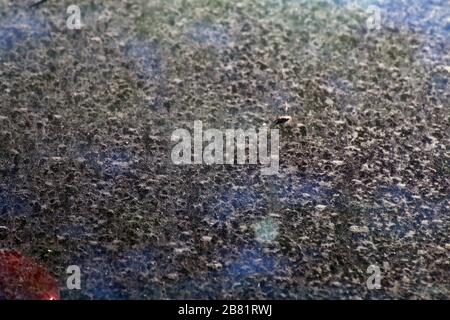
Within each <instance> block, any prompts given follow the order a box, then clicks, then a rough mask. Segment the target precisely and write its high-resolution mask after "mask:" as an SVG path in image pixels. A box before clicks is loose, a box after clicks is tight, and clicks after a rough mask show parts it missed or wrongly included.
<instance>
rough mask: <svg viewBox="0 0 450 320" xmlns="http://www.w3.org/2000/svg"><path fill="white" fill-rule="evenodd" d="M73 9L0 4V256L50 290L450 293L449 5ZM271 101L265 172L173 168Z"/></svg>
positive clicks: (168, 4)
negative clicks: (76, 18)
mask: <svg viewBox="0 0 450 320" xmlns="http://www.w3.org/2000/svg"><path fill="white" fill-rule="evenodd" d="M70 4H72V3H70V1H58V2H56V1H48V2H47V3H46V4H45V5H42V6H41V7H39V8H37V9H33V10H30V9H27V8H26V6H25V5H22V6H21V5H19V4H17V3H14V2H13V1H5V0H0V64H1V68H0V92H1V95H2V99H1V100H0V248H7V249H14V250H17V251H20V252H24V253H26V254H27V255H29V256H32V257H34V258H35V259H37V260H38V261H39V262H40V263H41V264H43V265H46V266H47V267H48V269H49V270H50V271H51V272H52V273H53V274H54V275H55V276H56V277H57V278H58V279H60V285H61V290H62V292H61V295H62V298H71V299H79V298H98V299H107V298H118V299H128V298H138V299H145V298H173V299H175V298H293V299H295V298H449V297H450V278H449V275H450V273H449V271H450V265H449V255H450V253H449V252H450V232H449V230H450V192H449V191H450V190H449V187H450V186H449V181H450V169H449V168H450V155H449V151H448V150H449V146H450V143H449V132H450V123H449V122H450V105H449V101H450V90H449V89H450V88H449V81H448V79H449V72H450V56H449V54H448V52H450V50H449V49H450V48H449V46H450V41H449V20H448V12H449V10H450V8H449V5H448V2H447V1H418V0H416V1H380V2H379V3H378V2H377V1H357V2H350V1H308V0H296V1H294V0H288V1H269V0H267V1H261V0H245V1H239V3H233V2H231V1H224V0H215V1H212V0H186V1H182V0H167V1H166V0H165V1H156V0H155V1H137V0H136V1H123V2H122V1H79V5H80V8H81V11H82V13H83V16H82V17H83V21H82V23H83V28H82V30H80V31H76V30H68V29H67V28H66V25H65V19H66V16H65V12H66V11H65V10H66V8H67V6H68V5H70ZM371 5H372V6H373V5H377V6H378V7H379V8H380V9H381V17H382V19H381V29H380V30H369V29H368V28H367V23H366V21H367V18H368V11H367V8H369V7H370V6H371ZM286 106H288V108H287V111H286ZM286 112H287V113H288V115H289V116H291V117H292V119H293V122H294V125H293V126H292V127H290V128H283V129H282V130H281V150H280V174H279V175H277V176H262V175H261V173H260V167H259V166H257V165H239V166H238V165H237V166H227V165H213V166H201V165H192V166H175V165H173V164H172V162H171V159H170V153H171V149H172V146H173V142H171V140H170V136H171V133H172V131H173V130H175V129H177V128H188V129H190V130H192V128H193V121H194V120H202V121H203V125H204V127H205V128H217V129H228V128H243V129H246V128H250V127H258V126H262V125H263V124H268V123H271V122H272V121H273V120H274V119H275V118H276V117H277V116H279V115H284V114H285V113H286ZM73 264H77V265H79V266H80V268H81V272H82V289H81V290H80V291H77V290H68V289H66V288H65V283H66V282H65V279H66V276H67V275H66V268H67V266H69V265H73ZM371 264H374V265H377V266H379V267H380V268H381V270H382V281H381V285H382V287H381V289H379V290H372V291H371V290H368V289H367V286H366V279H367V278H368V276H369V275H370V274H369V273H367V268H368V266H369V265H371Z"/></svg>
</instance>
